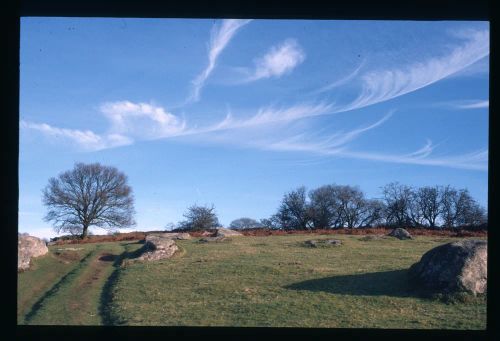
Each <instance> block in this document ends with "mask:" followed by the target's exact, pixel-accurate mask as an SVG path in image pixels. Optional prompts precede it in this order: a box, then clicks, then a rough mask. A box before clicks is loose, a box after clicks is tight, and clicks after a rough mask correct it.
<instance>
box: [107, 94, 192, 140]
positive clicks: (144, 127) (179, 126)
mask: <svg viewBox="0 0 500 341" xmlns="http://www.w3.org/2000/svg"><path fill="white" fill-rule="evenodd" d="M100 110H101V112H102V113H103V114H104V115H105V117H106V118H108V120H109V121H110V123H111V126H110V131H111V132H112V133H113V134H119V135H122V134H125V135H127V136H132V137H135V138H139V139H143V140H150V139H158V138H163V137H170V136H176V135H180V134H182V133H183V132H184V130H185V128H186V122H185V121H184V120H180V119H179V118H178V117H177V116H175V115H173V114H171V113H169V112H167V111H166V110H165V109H164V108H162V107H160V106H156V105H153V104H147V103H133V102H130V101H118V102H106V103H104V104H102V105H101V107H100Z"/></svg>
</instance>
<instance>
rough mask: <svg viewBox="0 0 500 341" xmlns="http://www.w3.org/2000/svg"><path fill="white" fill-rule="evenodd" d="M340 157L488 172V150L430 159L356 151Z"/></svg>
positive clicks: (417, 156)
mask: <svg viewBox="0 0 500 341" xmlns="http://www.w3.org/2000/svg"><path fill="white" fill-rule="evenodd" d="M428 154H430V153H428ZM428 154H427V155H428ZM340 155H341V156H343V157H350V158H356V159H363V160H373V161H383V162H392V163H403V164H415V165H426V166H441V167H451V168H459V169H470V170H481V171H487V170H488V150H485V149H482V150H478V151H474V152H471V153H466V154H461V155H455V156H445V157H434V158H429V157H426V156H425V157H422V156H421V155H413V156H412V155H397V154H380V153H367V152H355V151H343V152H342V153H341V154H340Z"/></svg>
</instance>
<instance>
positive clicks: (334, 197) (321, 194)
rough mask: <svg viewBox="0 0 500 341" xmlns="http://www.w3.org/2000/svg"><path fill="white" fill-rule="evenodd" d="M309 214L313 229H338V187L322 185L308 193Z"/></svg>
mask: <svg viewBox="0 0 500 341" xmlns="http://www.w3.org/2000/svg"><path fill="white" fill-rule="evenodd" d="M309 199H310V203H309V214H310V218H311V221H312V224H313V226H314V228H316V229H319V228H330V227H340V225H341V222H342V206H341V205H340V201H339V198H338V186H336V185H324V186H321V187H319V188H316V189H314V190H311V191H310V192H309Z"/></svg>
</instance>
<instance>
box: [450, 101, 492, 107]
mask: <svg viewBox="0 0 500 341" xmlns="http://www.w3.org/2000/svg"><path fill="white" fill-rule="evenodd" d="M489 107H490V101H489V100H486V101H473V102H469V103H463V104H456V105H455V108H457V109H486V108H489Z"/></svg>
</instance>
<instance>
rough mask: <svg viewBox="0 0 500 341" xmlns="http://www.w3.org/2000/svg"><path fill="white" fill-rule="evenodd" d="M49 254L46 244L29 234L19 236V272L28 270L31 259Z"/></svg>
mask: <svg viewBox="0 0 500 341" xmlns="http://www.w3.org/2000/svg"><path fill="white" fill-rule="evenodd" d="M47 252H49V249H48V248H47V245H46V244H45V242H44V241H43V240H41V239H39V238H37V237H33V236H30V235H27V234H22V235H18V241H17V270H18V271H20V270H21V271H22V270H27V269H29V267H30V262H31V258H34V257H39V256H43V255H45V254H46V253H47Z"/></svg>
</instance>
